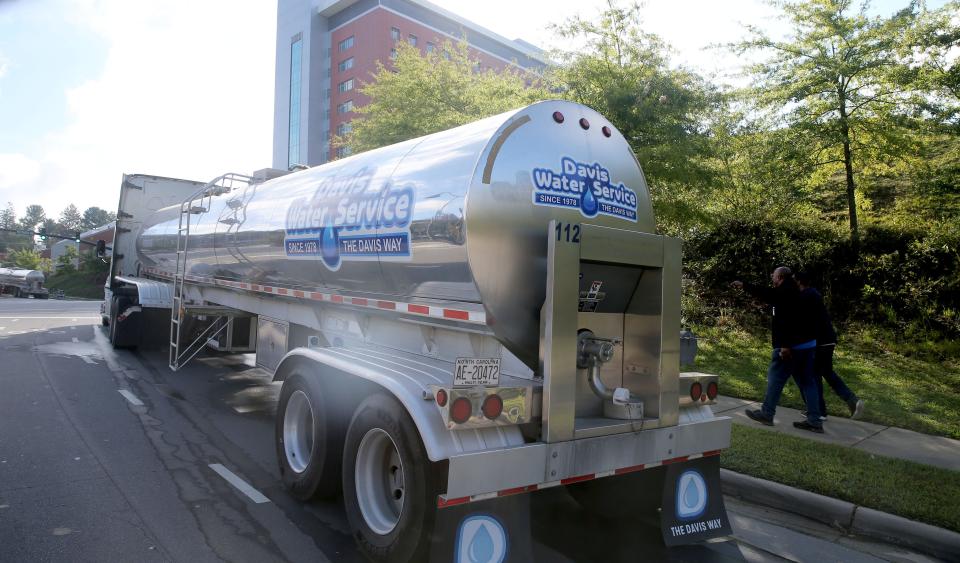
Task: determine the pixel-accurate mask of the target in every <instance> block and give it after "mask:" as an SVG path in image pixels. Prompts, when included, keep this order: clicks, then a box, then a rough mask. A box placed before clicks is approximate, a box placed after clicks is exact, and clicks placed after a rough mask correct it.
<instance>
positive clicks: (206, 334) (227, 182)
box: [169, 173, 253, 371]
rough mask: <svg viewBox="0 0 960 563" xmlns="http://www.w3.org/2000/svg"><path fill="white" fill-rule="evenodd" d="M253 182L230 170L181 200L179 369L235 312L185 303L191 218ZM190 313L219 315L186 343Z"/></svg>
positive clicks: (174, 366)
mask: <svg viewBox="0 0 960 563" xmlns="http://www.w3.org/2000/svg"><path fill="white" fill-rule="evenodd" d="M252 183H253V178H252V177H250V176H245V175H243V174H235V173H229V174H224V175H223V176H218V177H217V178H214V179H213V180H211V181H210V182H208V183H207V184H206V185H205V186H203V187H202V188H200V190H198V191H197V192H196V193H194V194H193V195H191V196H190V197H189V198H187V199H186V200H184V201H183V202H182V203H181V204H180V223H179V225H178V226H177V268H176V270H175V272H174V275H173V306H172V307H171V309H170V353H169V366H170V369H171V370H173V371H177V370H178V369H180V367H182V366H183V365H185V364H186V363H187V362H189V361H190V360H192V359H193V358H194V356H196V355H197V354H198V353H200V350H202V349H203V346H204V345H205V344H206V343H207V341H208V340H210V339H211V338H215V337H216V336H217V335H218V334H220V333H221V332H222V331H223V330H224V329H226V328H227V327H228V326H230V324H231V322H232V315H230V314H229V309H228V308H227V307H217V306H212V307H211V306H205V305H203V304H200V305H198V306H197V305H192V304H187V303H184V286H185V285H186V280H187V264H188V258H187V250H188V248H189V244H190V226H191V218H192V217H193V216H194V215H202V214H203V213H206V212H208V211H210V205H211V203H212V201H213V198H214V197H216V196H219V195H222V194H226V193H230V192H231V191H233V190H234V189H235V188H238V187H240V186H247V185H250V184H252ZM189 315H213V316H215V317H216V318H215V319H214V320H213V322H211V323H210V324H209V325H208V326H207V327H206V328H205V329H204V330H203V331H202V332H201V333H200V334H199V335H198V336H197V337H196V338H194V339H193V340H192V341H191V342H190V343H189V344H187V345H186V346H184V345H183V344H184V342H183V341H182V337H183V336H184V332H183V322H184V319H186V317H187V316H189Z"/></svg>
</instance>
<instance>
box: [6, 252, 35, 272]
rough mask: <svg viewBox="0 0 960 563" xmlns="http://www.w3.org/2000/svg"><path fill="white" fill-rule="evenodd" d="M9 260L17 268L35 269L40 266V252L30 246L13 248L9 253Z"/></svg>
mask: <svg viewBox="0 0 960 563" xmlns="http://www.w3.org/2000/svg"><path fill="white" fill-rule="evenodd" d="M10 260H12V261H13V265H14V266H16V267H17V268H23V269H25V270H37V269H39V268H40V253H39V252H37V251H36V250H34V249H32V248H24V249H21V250H14V251H13V252H11V253H10Z"/></svg>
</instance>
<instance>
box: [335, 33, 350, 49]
mask: <svg viewBox="0 0 960 563" xmlns="http://www.w3.org/2000/svg"><path fill="white" fill-rule="evenodd" d="M350 47H353V36H352V35H351V36H350V37H347V38H346V39H344V40H343V41H341V42H340V45H339V46H338V47H337V48H338V49H340V52H341V53H342V52H344V51H346V50H347V49H349V48H350Z"/></svg>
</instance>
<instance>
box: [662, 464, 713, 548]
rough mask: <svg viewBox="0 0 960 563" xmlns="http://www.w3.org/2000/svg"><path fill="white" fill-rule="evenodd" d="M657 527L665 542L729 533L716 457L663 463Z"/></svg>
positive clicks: (678, 542)
mask: <svg viewBox="0 0 960 563" xmlns="http://www.w3.org/2000/svg"><path fill="white" fill-rule="evenodd" d="M660 506H661V507H662V510H661V512H660V529H661V531H662V532H663V542H664V543H665V544H667V545H668V546H674V545H687V544H692V543H698V542H702V541H704V540H708V539H711V538H717V537H721V536H729V535H730V534H731V530H730V521H729V520H728V519H727V509H726V508H725V507H724V505H723V493H722V491H721V489H720V457H719V456H710V457H702V458H699V459H694V460H690V461H686V462H683V463H674V464H670V465H669V466H667V475H666V477H665V479H664V483H663V504H661V505H660Z"/></svg>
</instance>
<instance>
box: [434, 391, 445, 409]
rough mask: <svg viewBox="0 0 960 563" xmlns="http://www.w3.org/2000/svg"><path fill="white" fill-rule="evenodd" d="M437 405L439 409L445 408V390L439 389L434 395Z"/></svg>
mask: <svg viewBox="0 0 960 563" xmlns="http://www.w3.org/2000/svg"><path fill="white" fill-rule="evenodd" d="M436 399H437V405H438V406H441V407H445V406H447V390H446V389H439V390H438V391H437V394H436Z"/></svg>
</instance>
